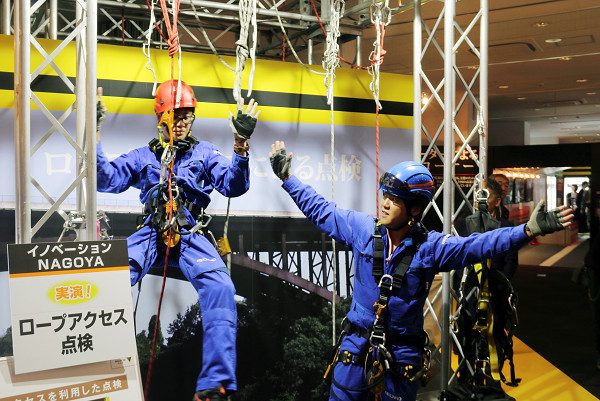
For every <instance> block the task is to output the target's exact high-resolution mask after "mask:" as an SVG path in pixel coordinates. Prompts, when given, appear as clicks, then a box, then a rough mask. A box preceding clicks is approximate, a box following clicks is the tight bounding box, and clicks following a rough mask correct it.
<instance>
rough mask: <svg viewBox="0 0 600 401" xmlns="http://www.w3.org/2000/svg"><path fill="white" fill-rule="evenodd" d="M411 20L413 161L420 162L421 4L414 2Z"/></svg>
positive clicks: (421, 107)
mask: <svg viewBox="0 0 600 401" xmlns="http://www.w3.org/2000/svg"><path fill="white" fill-rule="evenodd" d="M414 15H415V16H414V20H413V160H415V161H417V162H419V163H420V162H421V132H422V129H421V124H422V122H421V116H422V110H423V106H422V105H421V52H422V51H423V49H422V48H423V40H422V37H421V35H422V31H423V20H422V19H421V2H420V1H416V2H415V10H414Z"/></svg>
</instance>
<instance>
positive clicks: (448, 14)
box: [440, 0, 456, 390]
mask: <svg viewBox="0 0 600 401" xmlns="http://www.w3.org/2000/svg"><path fill="white" fill-rule="evenodd" d="M455 1H456V0H445V13H444V80H445V83H444V195H443V196H444V207H443V214H444V229H443V232H444V233H446V234H450V233H451V230H452V214H453V210H454V208H453V203H454V202H453V200H454V183H453V180H452V178H453V177H454V164H453V163H452V159H453V157H454V91H455V87H454V71H453V65H454V52H453V50H452V49H453V46H454V14H455V8H456V4H455ZM450 306H451V303H450V274H449V273H443V277H442V347H441V351H442V364H441V372H440V382H441V386H442V390H444V389H446V387H447V386H448V380H449V377H450V356H451V347H450Z"/></svg>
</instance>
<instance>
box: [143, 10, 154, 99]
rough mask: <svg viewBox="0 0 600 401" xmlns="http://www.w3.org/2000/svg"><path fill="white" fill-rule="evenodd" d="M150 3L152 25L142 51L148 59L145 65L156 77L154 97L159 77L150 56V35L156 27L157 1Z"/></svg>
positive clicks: (147, 32)
mask: <svg viewBox="0 0 600 401" xmlns="http://www.w3.org/2000/svg"><path fill="white" fill-rule="evenodd" d="M157 1H158V0H157ZM150 3H151V6H150V26H149V27H148V30H147V31H146V42H144V43H143V44H142V52H143V53H144V56H145V57H146V60H148V61H147V62H146V65H144V67H145V68H146V69H147V70H150V71H151V72H152V76H153V77H154V85H153V86H152V97H154V96H156V85H157V79H156V71H154V66H153V65H152V59H151V58H150V37H151V36H152V30H153V29H154V23H155V21H156V18H154V3H155V2H154V1H151V2H150Z"/></svg>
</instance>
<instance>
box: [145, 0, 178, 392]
mask: <svg viewBox="0 0 600 401" xmlns="http://www.w3.org/2000/svg"><path fill="white" fill-rule="evenodd" d="M146 4H148V8H150V4H149V3H148V0H146ZM179 5H180V3H179V0H176V1H174V2H173V25H171V21H170V18H169V11H168V9H167V4H166V1H165V0H160V8H161V10H162V12H163V17H164V19H165V26H166V27H167V35H168V36H169V38H168V39H167V38H165V35H164V34H163V33H162V31H161V30H160V28H159V27H158V24H157V23H156V22H154V25H155V26H156V29H157V30H158V32H159V33H160V35H161V36H162V37H163V38H164V39H165V41H166V42H167V44H168V45H169V56H171V104H172V105H173V107H175V100H176V99H175V98H176V91H175V90H173V89H174V84H175V82H174V81H175V79H174V68H175V62H174V59H173V56H174V55H175V53H177V52H178V51H179V37H178V36H179V34H178V32H177V16H178V14H179ZM174 121H175V120H174V119H173V120H172V121H171V127H170V128H171V132H170V135H169V144H170V145H171V146H173V124H174ZM174 161H175V159H173V160H172V161H171V163H170V165H169V168H168V171H169V176H168V179H167V182H168V190H169V208H168V209H169V210H168V211H169V220H168V221H169V224H170V223H171V221H172V219H173V208H174V206H173V187H172V182H171V177H172V175H173V163H174ZM157 235H159V234H157ZM160 235H162V234H160ZM172 236H173V228H172V227H170V228H169V231H168V235H167V250H166V251H165V265H164V269H163V281H162V287H161V289H160V297H159V299H158V311H157V312H156V321H155V324H154V334H153V336H152V351H151V353H150V362H149V363H148V374H147V375H146V383H145V388H144V399H148V392H149V391H150V379H151V377H152V364H153V361H154V353H155V351H156V338H157V336H158V327H159V321H160V320H159V319H160V310H161V307H162V300H163V295H164V292H165V284H166V281H167V266H168V262H169V250H170V249H171V238H172Z"/></svg>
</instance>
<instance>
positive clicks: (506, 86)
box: [498, 85, 510, 89]
mask: <svg viewBox="0 0 600 401" xmlns="http://www.w3.org/2000/svg"><path fill="white" fill-rule="evenodd" d="M508 88H510V85H498V89H508Z"/></svg>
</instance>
